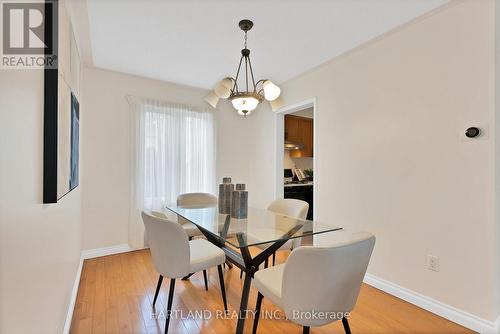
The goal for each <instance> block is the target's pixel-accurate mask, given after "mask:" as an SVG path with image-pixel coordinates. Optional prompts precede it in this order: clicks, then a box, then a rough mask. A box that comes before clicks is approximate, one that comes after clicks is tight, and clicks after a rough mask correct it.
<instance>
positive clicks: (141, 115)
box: [129, 98, 215, 247]
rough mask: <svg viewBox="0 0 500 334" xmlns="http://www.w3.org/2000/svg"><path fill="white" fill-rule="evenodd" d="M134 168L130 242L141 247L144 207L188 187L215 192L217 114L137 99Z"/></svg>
mask: <svg viewBox="0 0 500 334" xmlns="http://www.w3.org/2000/svg"><path fill="white" fill-rule="evenodd" d="M132 101H133V103H132V104H131V105H132V110H133V114H134V119H135V144H133V146H134V154H133V156H135V171H134V173H133V174H134V176H133V191H132V193H133V195H132V200H133V205H132V213H131V218H132V219H131V224H132V225H134V226H131V228H130V229H129V233H130V234H131V237H130V238H129V242H130V243H131V244H132V245H133V246H135V247H142V246H143V245H142V244H141V243H142V241H143V234H144V228H143V224H142V221H141V219H140V211H141V210H143V209H156V210H157V209H161V207H163V206H165V205H166V204H169V203H175V201H176V199H177V196H178V195H179V194H182V193H186V192H209V193H214V192H215V133H214V132H215V131H214V119H213V114H212V113H211V112H208V111H203V110H196V109H194V108H190V107H188V106H184V105H176V104H170V103H164V102H158V101H152V100H145V99H136V98H134V99H133V100H132Z"/></svg>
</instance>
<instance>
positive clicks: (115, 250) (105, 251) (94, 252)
mask: <svg viewBox="0 0 500 334" xmlns="http://www.w3.org/2000/svg"><path fill="white" fill-rule="evenodd" d="M133 250H134V249H133V248H132V247H130V246H129V245H127V244H122V245H116V246H111V247H103V248H95V249H87V250H84V251H82V253H81V255H80V263H79V264H78V269H77V271H76V276H75V282H74V283H73V290H72V291H71V297H70V300H69V304H68V311H67V313H66V320H65V321H64V328H63V334H69V330H70V329H71V320H72V319H73V311H74V309H75V304H76V296H77V295H78V288H79V287H80V277H81V276H82V269H83V261H84V260H87V259H93V258H96V257H101V256H106V255H113V254H119V253H126V252H130V251H133Z"/></svg>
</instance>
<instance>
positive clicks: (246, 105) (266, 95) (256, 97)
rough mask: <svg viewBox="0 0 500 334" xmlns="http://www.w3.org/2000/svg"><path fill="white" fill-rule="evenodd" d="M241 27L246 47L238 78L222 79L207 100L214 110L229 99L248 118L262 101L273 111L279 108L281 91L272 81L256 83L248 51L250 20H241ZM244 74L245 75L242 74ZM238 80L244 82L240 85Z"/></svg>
mask: <svg viewBox="0 0 500 334" xmlns="http://www.w3.org/2000/svg"><path fill="white" fill-rule="evenodd" d="M239 27H240V29H241V30H243V31H244V32H245V47H244V49H243V50H241V57H240V63H239V65H238V70H237V71H236V76H235V77H234V78H232V77H226V78H224V79H222V80H221V81H220V82H219V83H218V84H217V85H216V86H215V88H214V90H213V92H211V93H210V94H209V95H208V96H207V97H206V98H205V101H207V102H208V103H209V104H210V105H211V106H212V107H213V108H215V107H216V106H217V103H218V102H219V99H229V100H231V103H232V104H233V107H234V109H236V110H237V111H238V114H240V115H242V116H248V115H250V114H251V113H252V111H253V110H255V108H257V106H258V105H259V103H261V102H262V101H264V100H266V101H269V102H270V103H271V107H272V109H273V110H275V109H277V108H278V103H277V102H275V101H277V99H278V97H279V96H280V93H281V90H280V88H279V87H278V86H276V85H275V84H274V83H273V82H272V81H271V80H268V79H264V80H259V81H257V82H255V78H254V75H253V69H252V63H251V62H250V50H249V49H247V33H248V31H249V30H250V29H252V27H253V22H252V21H250V20H241V21H240V22H239ZM242 72H243V73H242ZM238 79H239V80H240V81H242V82H240V84H238V83H239V81H238Z"/></svg>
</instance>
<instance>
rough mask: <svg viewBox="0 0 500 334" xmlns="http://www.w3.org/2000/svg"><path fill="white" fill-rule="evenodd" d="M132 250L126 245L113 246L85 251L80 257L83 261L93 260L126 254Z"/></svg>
mask: <svg viewBox="0 0 500 334" xmlns="http://www.w3.org/2000/svg"><path fill="white" fill-rule="evenodd" d="M133 250H134V249H133V248H132V247H130V246H129V245H128V244H121V245H115V246H110V247H103V248H95V249H87V250H84V251H82V257H83V259H84V260H86V259H93V258H95V257H101V256H106V255H113V254H119V253H126V252H130V251H133Z"/></svg>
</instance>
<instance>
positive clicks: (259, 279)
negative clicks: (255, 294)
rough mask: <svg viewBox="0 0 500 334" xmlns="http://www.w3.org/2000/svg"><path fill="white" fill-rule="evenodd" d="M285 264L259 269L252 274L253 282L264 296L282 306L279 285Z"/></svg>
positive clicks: (280, 284)
mask: <svg viewBox="0 0 500 334" xmlns="http://www.w3.org/2000/svg"><path fill="white" fill-rule="evenodd" d="M284 270H285V264H278V265H276V266H273V267H270V268H267V269H263V270H259V271H257V272H256V273H255V274H254V278H253V284H254V286H255V287H256V288H257V290H259V291H260V293H261V294H263V295H264V296H265V297H266V298H268V299H270V300H271V301H272V302H273V304H274V305H276V306H278V307H281V308H283V303H282V299H281V286H282V282H283V272H284Z"/></svg>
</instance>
